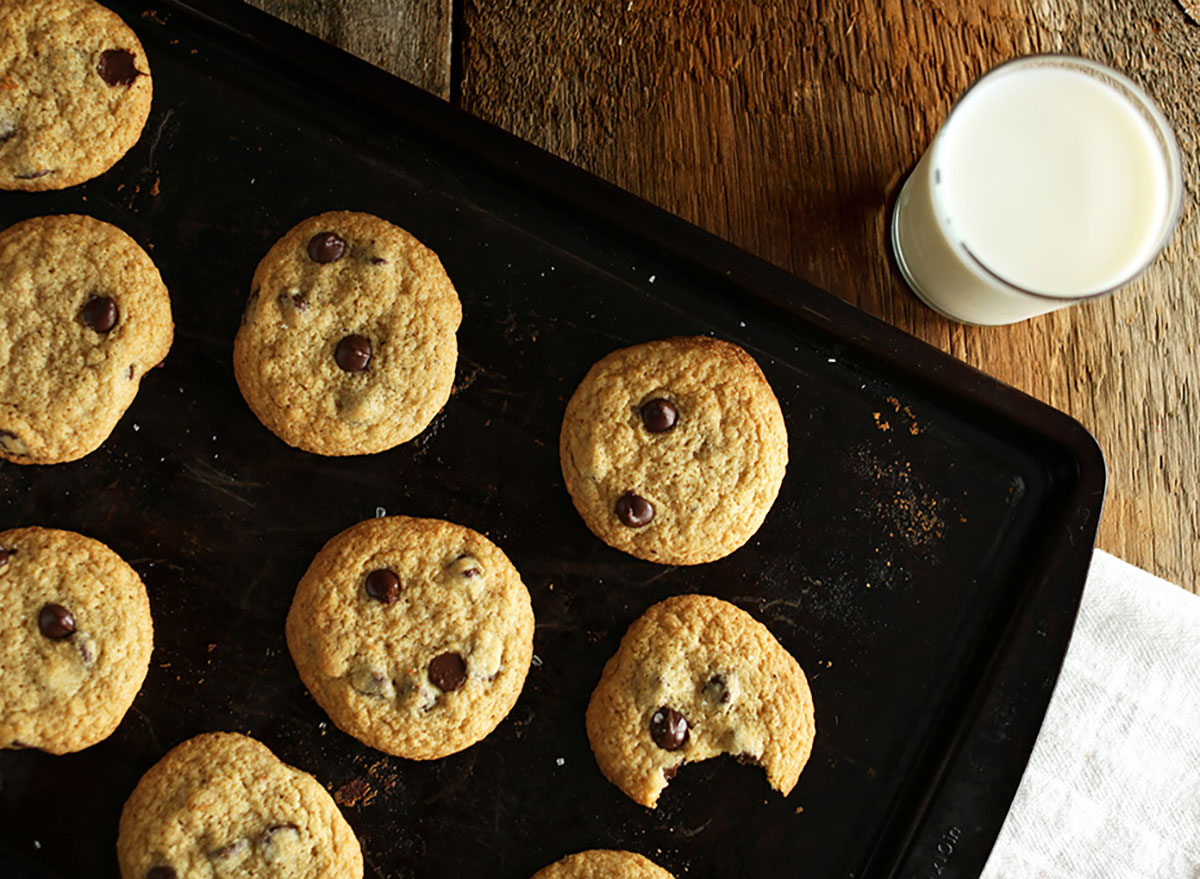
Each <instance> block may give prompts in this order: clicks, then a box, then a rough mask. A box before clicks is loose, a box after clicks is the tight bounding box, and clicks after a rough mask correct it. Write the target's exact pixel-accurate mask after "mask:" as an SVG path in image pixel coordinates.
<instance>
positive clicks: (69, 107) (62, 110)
mask: <svg viewBox="0 0 1200 879" xmlns="http://www.w3.org/2000/svg"><path fill="white" fill-rule="evenodd" d="M0 22H3V27H0V189H22V190H26V191H38V190H45V189H63V188H65V187H67V186H74V185H75V184H77V183H82V182H83V181H85V180H90V179H92V178H93V177H96V176H98V175H100V174H103V173H104V172H105V171H107V170H108V169H109V168H111V167H112V166H113V165H114V164H116V162H117V160H118V159H120V158H121V157H122V156H123V155H125V153H126V152H127V151H128V150H129V148H130V147H132V146H133V145H134V144H135V143H137V140H138V137H140V136H141V133H142V128H143V127H144V126H145V124H146V117H147V116H148V115H149V113H150V98H151V93H152V90H153V89H152V86H151V81H150V64H149V62H147V60H146V53H145V52H144V51H143V50H142V44H141V43H139V42H138V38H137V37H136V36H134V34H133V31H131V30H130V29H129V28H128V27H126V25H125V23H124V22H123V21H121V19H120V17H119V16H118V15H117V14H116V13H114V12H111V11H109V10H108V9H105V8H104V7H103V6H101V5H100V4H98V3H93V2H92V0H0Z"/></svg>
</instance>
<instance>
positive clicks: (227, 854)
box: [211, 839, 250, 862]
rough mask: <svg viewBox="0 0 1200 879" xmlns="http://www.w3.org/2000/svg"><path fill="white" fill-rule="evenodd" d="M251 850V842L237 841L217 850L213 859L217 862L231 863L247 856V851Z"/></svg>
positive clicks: (213, 854)
mask: <svg viewBox="0 0 1200 879" xmlns="http://www.w3.org/2000/svg"><path fill="white" fill-rule="evenodd" d="M249 848H250V842H249V841H248V840H246V839H235V840H234V841H233V842H231V843H229V845H223V846H221V847H220V848H219V849H217V850H216V851H215V852H213V853H212V855H211V857H212V858H213V859H214V860H217V861H225V862H229V861H233V860H237V859H240V858H241V857H242V856H243V855H245V854H246V851H247V850H248V849H249Z"/></svg>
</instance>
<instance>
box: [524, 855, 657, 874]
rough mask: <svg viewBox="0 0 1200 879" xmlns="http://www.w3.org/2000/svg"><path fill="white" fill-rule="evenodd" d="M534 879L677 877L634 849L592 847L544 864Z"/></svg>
mask: <svg viewBox="0 0 1200 879" xmlns="http://www.w3.org/2000/svg"><path fill="white" fill-rule="evenodd" d="M532 879H675V877H674V876H672V875H671V874H670V873H668V872H667V871H666V870H664V869H663V868H662V867H660V866H658V864H656V863H654V861H652V860H650V859H649V858H644V857H642V856H641V855H639V854H635V853H634V852H623V851H612V850H610V849H591V850H589V851H586V852H579V853H578V854H575V855H568V856H567V857H565V858H563V859H562V860H560V861H555V862H554V863H553V864H551V865H550V866H548V867H543V868H542V869H540V870H538V871H537V872H536V873H534V874H533V877H532Z"/></svg>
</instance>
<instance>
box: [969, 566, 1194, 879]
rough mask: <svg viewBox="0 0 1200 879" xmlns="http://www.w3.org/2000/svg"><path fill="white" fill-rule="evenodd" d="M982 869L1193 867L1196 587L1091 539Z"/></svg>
mask: <svg viewBox="0 0 1200 879" xmlns="http://www.w3.org/2000/svg"><path fill="white" fill-rule="evenodd" d="M982 879H1200V598H1198V597H1197V596H1195V595H1191V594H1190V593H1188V592H1185V591H1184V590H1182V589H1180V588H1179V587H1178V586H1173V585H1171V584H1170V583H1168V582H1167V581H1165V580H1161V579H1159V578H1158V577H1155V576H1153V575H1152V574H1148V573H1147V572H1145V571H1143V570H1141V569H1140V568H1135V567H1133V566H1132V565H1130V564H1128V563H1126V562H1123V561H1121V560H1120V559H1118V558H1115V557H1114V556H1111V555H1109V554H1108V553H1105V552H1101V551H1099V550H1097V551H1096V553H1095V555H1094V556H1093V558H1092V566H1091V570H1090V571H1089V573H1088V580H1087V585H1086V586H1085V588H1084V592H1083V603H1082V606H1081V607H1080V609H1079V618H1078V620H1077V621H1076V623H1075V632H1074V634H1073V635H1072V637H1071V644H1070V647H1069V648H1068V649H1067V657H1066V661H1065V663H1064V664H1063V669H1062V674H1061V675H1060V677H1059V679H1058V684H1057V686H1056V687H1055V690H1054V698H1053V699H1052V700H1051V702H1050V709H1049V711H1048V712H1047V713H1046V719H1045V722H1044V723H1043V724H1042V730H1041V733H1040V734H1039V735H1038V739H1037V744H1036V745H1035V747H1034V749H1033V755H1032V757H1031V758H1030V760H1029V766H1028V768H1027V769H1026V770H1025V775H1024V776H1023V777H1022V779H1021V785H1020V788H1019V789H1018V790H1017V796H1016V799H1015V800H1014V801H1013V805H1012V809H1011V810H1010V811H1009V813H1008V818H1007V819H1006V820H1005V822H1004V828H1003V830H1001V832H1000V837H999V839H997V841H996V846H995V848H994V849H993V850H992V855H991V858H990V859H989V860H988V863H987V867H986V868H985V869H984V871H983V876H982Z"/></svg>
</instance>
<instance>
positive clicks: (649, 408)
mask: <svg viewBox="0 0 1200 879" xmlns="http://www.w3.org/2000/svg"><path fill="white" fill-rule="evenodd" d="M641 412H642V424H644V425H645V426H646V430H648V431H650V432H651V433H665V432H666V431H668V430H670V429H671V428H672V427H674V426H675V422H676V420H677V419H678V418H679V410H677V409H676V408H675V405H674V404H673V403H672V402H671V401H670V400H664V399H663V398H662V397H655V398H654V399H653V400H650V401H649V402H647V403H643V404H642V409H641Z"/></svg>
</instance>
